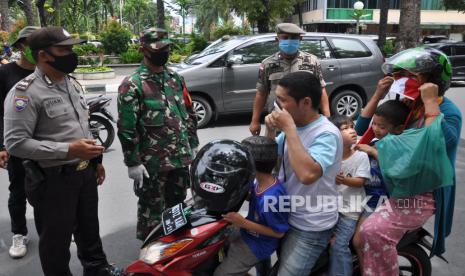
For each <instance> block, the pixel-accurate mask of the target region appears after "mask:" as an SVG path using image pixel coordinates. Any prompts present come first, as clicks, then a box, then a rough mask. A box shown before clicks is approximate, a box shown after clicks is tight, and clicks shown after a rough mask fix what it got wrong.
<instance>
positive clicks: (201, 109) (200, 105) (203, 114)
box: [192, 96, 213, 128]
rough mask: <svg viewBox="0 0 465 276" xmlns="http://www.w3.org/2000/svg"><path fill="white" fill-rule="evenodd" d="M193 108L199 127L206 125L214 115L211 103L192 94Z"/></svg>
mask: <svg viewBox="0 0 465 276" xmlns="http://www.w3.org/2000/svg"><path fill="white" fill-rule="evenodd" d="M192 108H193V109H194V112H195V116H196V117H197V128H203V127H205V126H206V125H207V124H208V123H209V122H210V120H211V118H212V115H213V111H212V107H211V106H210V103H209V102H208V101H207V100H206V99H205V98H202V97H200V96H192Z"/></svg>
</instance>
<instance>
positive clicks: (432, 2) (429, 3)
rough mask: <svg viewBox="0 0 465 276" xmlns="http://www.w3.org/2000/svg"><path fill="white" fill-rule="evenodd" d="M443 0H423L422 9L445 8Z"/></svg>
mask: <svg viewBox="0 0 465 276" xmlns="http://www.w3.org/2000/svg"><path fill="white" fill-rule="evenodd" d="M442 1H443V0H421V9H422V10H443V9H444V5H443V3H442Z"/></svg>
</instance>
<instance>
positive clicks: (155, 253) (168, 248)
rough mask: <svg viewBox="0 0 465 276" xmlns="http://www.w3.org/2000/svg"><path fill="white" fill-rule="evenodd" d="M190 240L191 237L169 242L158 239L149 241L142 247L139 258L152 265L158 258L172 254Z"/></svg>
mask: <svg viewBox="0 0 465 276" xmlns="http://www.w3.org/2000/svg"><path fill="white" fill-rule="evenodd" d="M192 241H193V240H192V239H182V240H179V241H174V242H170V243H165V242H160V241H157V242H154V243H151V244H149V245H147V246H146V247H144V248H142V250H141V252H140V257H139V259H140V260H142V261H143V262H144V263H146V264H148V265H153V264H154V263H156V262H158V261H160V260H163V259H165V258H168V257H171V256H173V255H174V254H176V253H177V252H179V251H180V250H182V249H183V248H185V247H186V246H188V245H189V244H190V243H191V242H192Z"/></svg>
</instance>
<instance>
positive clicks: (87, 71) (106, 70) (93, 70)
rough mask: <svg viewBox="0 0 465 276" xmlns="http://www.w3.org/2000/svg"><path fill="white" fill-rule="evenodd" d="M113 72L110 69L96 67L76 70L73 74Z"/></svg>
mask: <svg viewBox="0 0 465 276" xmlns="http://www.w3.org/2000/svg"><path fill="white" fill-rule="evenodd" d="M110 71H113V69H111V68H110V67H106V66H98V67H83V68H77V69H76V70H75V71H74V72H75V73H97V72H99V73H103V72H110Z"/></svg>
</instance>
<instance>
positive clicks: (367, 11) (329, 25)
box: [292, 0, 465, 40]
mask: <svg viewBox="0 0 465 276" xmlns="http://www.w3.org/2000/svg"><path fill="white" fill-rule="evenodd" d="M401 1H402V0H390V1H389V13H388V28H387V34H388V35H396V34H397V32H398V29H399V17H400V10H399V7H400V2H401ZM406 1H408V0H406ZM355 2H357V0H305V1H304V2H303V3H301V5H300V11H301V14H302V25H303V28H304V29H305V30H307V31H318V32H335V33H355V24H356V22H355V19H354V18H353V17H352V16H353V14H354V9H353V6H354V3H355ZM361 2H363V4H364V16H363V17H362V18H361V19H360V23H361V24H362V29H363V33H364V34H377V33H378V25H379V18H380V9H379V5H380V3H379V2H381V1H379V0H363V1H361ZM298 10H299V9H297V8H296V12H295V14H294V15H293V17H292V20H293V22H294V23H296V24H299V14H298ZM421 29H422V35H423V36H424V35H446V36H448V37H451V38H452V39H455V40H463V37H462V34H463V33H464V32H465V15H464V14H463V13H462V12H458V11H445V10H444V6H443V4H442V0H422V1H421Z"/></svg>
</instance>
